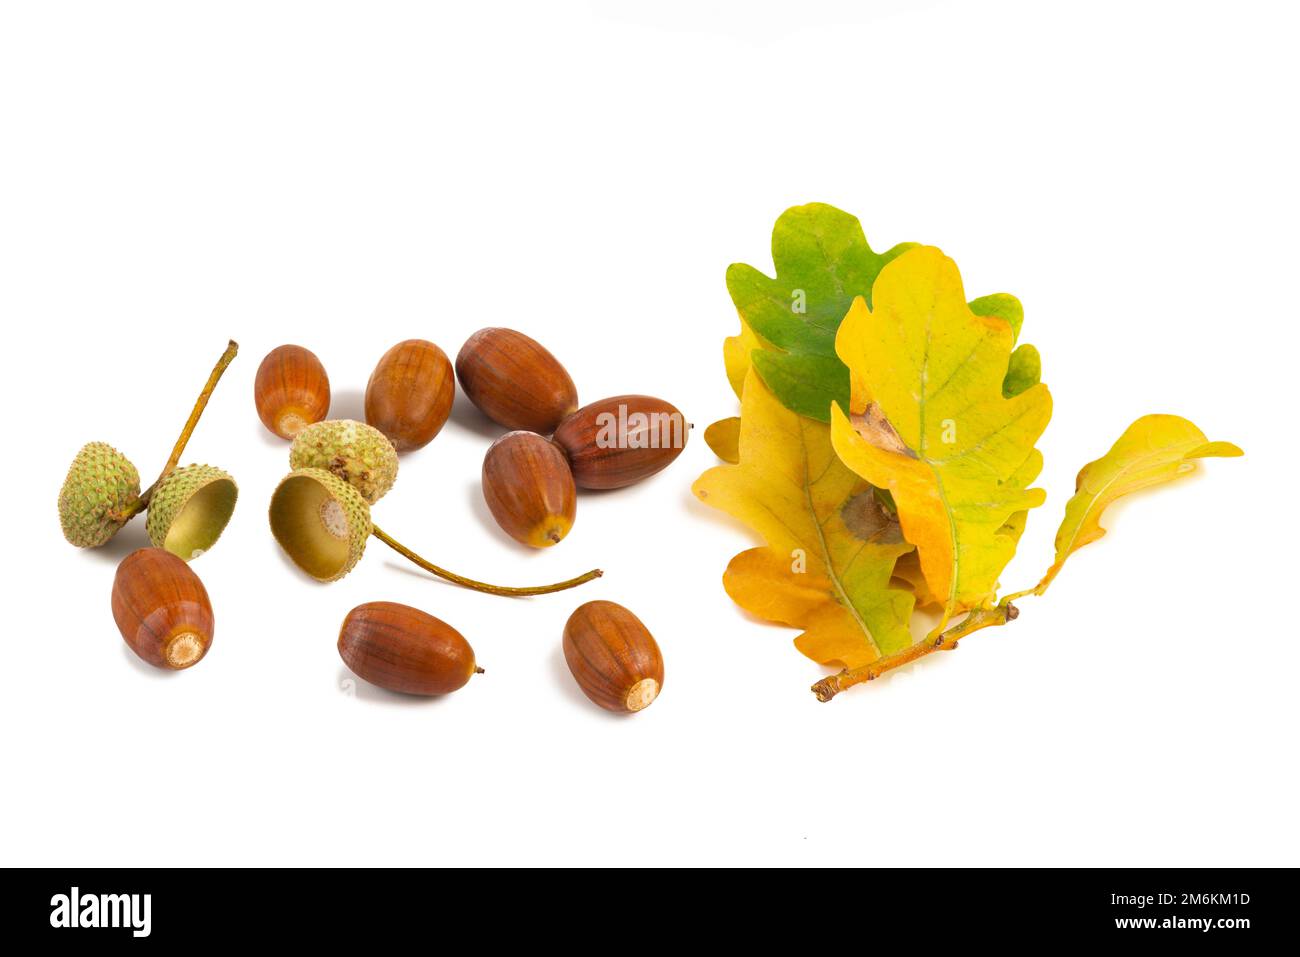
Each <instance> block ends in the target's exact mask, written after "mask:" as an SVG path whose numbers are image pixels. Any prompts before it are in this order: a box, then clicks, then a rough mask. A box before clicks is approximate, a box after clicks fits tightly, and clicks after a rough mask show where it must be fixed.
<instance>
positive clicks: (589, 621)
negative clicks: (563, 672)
mask: <svg viewBox="0 0 1300 957" xmlns="http://www.w3.org/2000/svg"><path fill="white" fill-rule="evenodd" d="M564 660H565V661H566V662H567V663H568V665H569V671H571V672H572V673H573V677H574V679H575V680H576V681H577V682H578V687H579V688H581V689H582V691H583V693H584V694H585V695H586V696H587V697H588V698H590V699H591V700H592V701H594V702H596V704H598V705H600V706H601V707H602V708H604V709H605V710H606V711H620V712H635V711H641V710H644V709H645V708H648V707H649V706H650V703H651V702H652V701H654V700H655V698H656V697H658V695H659V691H660V690H661V689H662V688H663V686H664V659H663V655H662V654H661V653H660V652H659V645H658V644H656V643H655V640H654V636H653V635H651V634H650V632H649V631H648V630H647V629H646V626H645V625H643V624H641V619H639V618H637V616H636V615H634V614H632V613H631V612H630V611H628V610H627V609H626V608H624V607H623V606H622V605H616V604H615V603H614V602H612V601H589V602H587V603H586V604H585V605H580V606H578V609H577V610H576V611H574V613H573V614H572V615H570V616H569V620H568V622H567V623H566V624H565V626H564Z"/></svg>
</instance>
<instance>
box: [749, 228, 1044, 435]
mask: <svg viewBox="0 0 1300 957" xmlns="http://www.w3.org/2000/svg"><path fill="white" fill-rule="evenodd" d="M915 245H916V243H899V244H898V245H897V246H893V247H891V248H890V249H888V250H886V251H885V252H883V253H877V252H875V251H874V250H873V249H872V248H871V246H870V245H869V244H868V243H867V237H866V235H865V234H864V233H863V231H862V224H861V223H860V222H859V221H858V218H857V217H856V216H853V215H850V214H849V213H846V212H844V211H843V210H840V209H836V208H835V207H834V206H829V205H827V204H825V203H808V204H807V205H804V206H793V207H791V208H790V209H787V210H786V211H785V212H784V213H782V214H781V217H780V218H779V219H778V220H777V221H776V226H774V227H773V229H772V262H773V264H774V265H775V266H776V278H772V277H770V276H767V275H765V274H764V273H762V272H760V271H759V270H757V269H755V268H754V267H753V266H748V265H745V264H744V263H733V264H732V265H731V266H729V267H728V268H727V291H728V292H729V293H730V294H731V299H732V302H734V303H735V305H736V310H737V312H739V313H740V318H741V322H742V324H743V329H742V336H740V337H736V338H735V339H732V340H730V342H731V343H732V347H733V349H736V350H740V351H739V352H737V353H735V354H729V356H728V375H730V376H731V377H732V381H733V384H734V383H736V382H739V381H743V379H744V374H745V371H746V368H747V367H748V365H749V364H750V363H751V362H752V364H753V366H754V369H755V370H756V371H757V372H758V375H759V377H760V378H761V379H762V380H763V383H764V384H765V385H766V386H767V387H768V389H770V390H771V392H772V394H773V395H775V396H776V398H777V399H778V400H779V401H780V402H781V404H782V405H784V406H785V407H786V408H787V409H789V410H790V411H792V412H797V413H798V414H800V415H804V416H807V417H808V418H810V419H816V420H817V421H819V422H829V421H830V409H831V403H833V402H839V403H840V404H841V405H842V406H844V407H847V403H848V401H849V372H848V369H847V368H846V367H845V365H844V363H842V362H841V361H840V359H839V357H838V356H837V355H836V354H835V334H836V332H838V330H839V327H840V323H841V321H843V319H844V316H845V315H846V314H847V313H848V311H849V306H851V305H852V304H853V300H854V299H855V298H856V297H858V296H861V297H862V298H863V299H865V300H866V303H867V305H868V307H869V306H870V305H871V289H872V287H873V286H874V285H875V281H876V276H878V275H879V274H880V270H881V269H883V268H884V267H885V266H886V265H887V264H888V263H890V262H891V261H893V260H894V259H896V258H897V257H898V256H900V255H901V254H902V253H904V252H906V251H907V250H909V249H911V248H913V247H914V246H915ZM970 307H971V310H972V311H973V312H975V313H976V314H978V315H982V316H998V317H999V318H1002V319H1005V320H1006V321H1007V323H1008V324H1009V325H1010V326H1011V331H1012V336H1013V341H1014V337H1017V336H1019V334H1020V326H1021V323H1022V322H1023V320H1024V310H1023V308H1022V307H1021V305H1020V301H1019V300H1018V299H1016V297H1015V296H1012V295H1009V294H1007V293H995V294H994V295H991V296H982V297H980V298H979V299H976V300H974V301H973V302H972V303H971V304H970ZM745 330H748V331H749V332H752V333H753V335H754V336H755V337H757V339H758V340H759V342H760V344H761V346H762V348H758V349H751V350H750V351H749V354H748V356H747V357H746V356H745V353H744V351H743V335H744V332H745ZM1022 349H1026V350H1030V351H1032V357H1033V359H1034V360H1036V359H1037V357H1038V353H1037V351H1036V350H1033V347H1032V346H1028V347H1022ZM1019 353H1020V350H1017V354H1019ZM745 358H748V360H749V361H748V362H746V361H744V360H745ZM1021 358H1022V359H1023V360H1026V361H1024V362H1023V363H1021V364H1017V363H1016V362H1013V363H1012V366H1011V368H1009V369H1008V373H1007V375H1008V379H1007V384H1006V386H1005V387H1006V388H1013V389H1016V390H1018V391H1023V390H1024V389H1027V388H1029V387H1030V386H1031V385H1033V384H1034V383H1036V382H1037V381H1038V378H1037V372H1036V363H1033V364H1030V363H1029V362H1028V361H1027V360H1028V359H1029V358H1030V352H1029V351H1026V352H1025V354H1024V355H1023V356H1022V357H1021ZM1031 379H1032V381H1030V380H1031Z"/></svg>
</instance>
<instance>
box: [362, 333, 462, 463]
mask: <svg viewBox="0 0 1300 957" xmlns="http://www.w3.org/2000/svg"><path fill="white" fill-rule="evenodd" d="M455 398H456V376H455V373H453V372H452V368H451V360H449V359H448V358H447V354H446V353H445V352H443V351H442V350H441V349H439V348H438V347H437V346H436V345H434V344H433V343H432V342H428V341H426V340H424V339H407V340H406V341H405V342H399V343H398V344H397V345H395V346H393V348H391V349H389V350H388V351H387V352H385V353H384V355H383V357H382V358H381V359H380V360H379V364H378V365H376V366H375V371H374V372H372V373H371V374H370V381H369V383H367V385H366V422H367V423H368V424H369V425H372V426H374V427H375V428H376V429H378V430H379V431H380V432H382V433H384V435H386V436H388V441H390V442H392V443H393V448H395V449H397V451H399V452H411V451H414V450H415V449H420V448H424V446H426V445H428V444H429V443H430V442H432V441H433V439H434V436H436V435H437V434H438V433H439V432H441V431H442V427H443V426H444V425H445V424H446V422H447V416H449V415H450V414H451V404H452V402H453V400H454V399H455Z"/></svg>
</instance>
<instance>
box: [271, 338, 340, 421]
mask: <svg viewBox="0 0 1300 957" xmlns="http://www.w3.org/2000/svg"><path fill="white" fill-rule="evenodd" d="M253 400H254V401H255V402H256V403H257V414H258V417H259V418H261V420H262V424H263V425H265V426H266V427H267V428H268V429H270V430H271V431H272V432H274V433H275V434H276V435H278V436H280V438H282V439H291V438H293V437H294V436H295V435H297V434H298V433H299V432H301V431H302V430H303V429H305V428H306V427H307V426H309V425H311V424H313V423H315V422H320V421H322V420H324V418H325V417H326V416H327V415H329V411H330V379H329V376H327V375H326V374H325V367H324V366H323V365H321V361H320V360H319V359H317V358H316V355H315V353H313V352H311V351H310V350H308V349H304V348H303V347H302V346H292V345H286V346H278V347H277V348H275V349H272V350H271V351H270V352H269V353H267V356H266V358H265V359H263V360H262V364H261V365H260V366H258V367H257V378H256V379H255V380H254V381H253Z"/></svg>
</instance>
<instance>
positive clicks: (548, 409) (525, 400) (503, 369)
mask: <svg viewBox="0 0 1300 957" xmlns="http://www.w3.org/2000/svg"><path fill="white" fill-rule="evenodd" d="M456 378H457V379H459V380H460V387H461V388H462V389H464V390H465V394H466V395H467V396H469V400H470V401H471V402H473V403H474V404H475V405H476V406H478V408H479V411H481V412H482V413H483V414H484V415H486V416H487V417H488V418H489V419H491V420H492V421H493V422H496V423H498V424H499V425H504V426H505V427H506V428H507V429H526V430H528V431H529V432H537V433H539V434H540V435H550V434H551V433H552V432H554V431H555V427H556V426H557V425H559V424H560V420H561V419H563V418H564V417H565V416H566V415H568V414H569V413H571V412H573V410H574V409H576V408H577V407H578V390H577V388H576V387H575V386H574V384H573V380H572V379H571V378H569V373H568V372H567V371H565V368H564V366H562V365H560V362H559V360H558V359H556V358H555V356H553V355H551V354H550V353H549V352H548V351H547V350H546V348H545V347H544V346H542V344H541V343H539V342H537V341H535V340H533V339H530V338H529V337H528V336H526V335H524V334H523V333H522V332H516V331H515V330H513V329H501V328H490V329H480V330H479V331H478V332H476V333H474V335H472V336H470V337H469V339H468V340H466V342H465V345H463V346H461V350H460V353H459V355H457V356H456Z"/></svg>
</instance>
